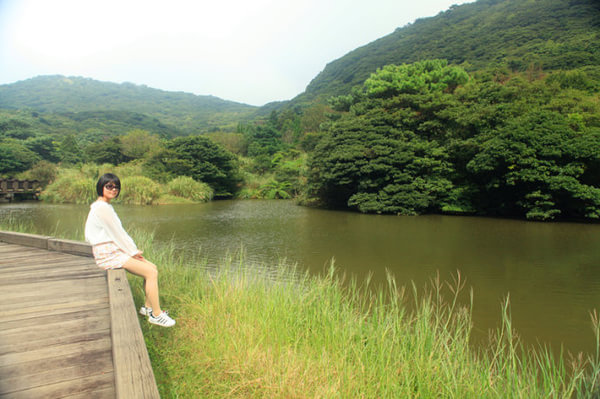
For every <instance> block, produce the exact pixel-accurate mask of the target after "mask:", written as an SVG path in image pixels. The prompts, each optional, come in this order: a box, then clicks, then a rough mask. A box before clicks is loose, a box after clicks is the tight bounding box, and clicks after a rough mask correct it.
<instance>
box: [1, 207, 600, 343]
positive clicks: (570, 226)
mask: <svg viewBox="0 0 600 399" xmlns="http://www.w3.org/2000/svg"><path fill="white" fill-rule="evenodd" d="M116 208H117V212H118V213H119V215H120V216H121V219H122V220H123V223H124V225H126V227H127V228H131V227H136V228H140V229H143V230H146V231H154V232H155V238H156V240H157V241H159V242H164V241H168V240H173V243H174V245H175V246H176V248H178V249H179V250H181V251H182V252H183V253H188V254H193V253H196V252H197V251H199V250H200V251H201V253H202V255H203V256H204V257H206V259H207V260H208V263H209V265H210V264H218V263H219V262H220V261H221V260H222V259H223V256H224V255H225V254H226V253H235V252H237V251H239V250H240V248H241V247H243V248H244V249H245V252H246V254H247V255H246V256H247V258H248V259H249V260H250V261H252V262H254V263H257V264H263V265H267V266H268V265H270V264H274V263H277V262H279V260H280V259H282V258H285V259H286V260H287V262H289V263H297V264H298V265H299V267H300V268H302V269H308V270H310V271H312V272H322V271H323V270H324V269H325V268H326V267H327V266H328V264H329V262H330V261H331V259H332V258H335V261H336V264H337V266H338V268H339V269H340V270H341V271H343V272H345V273H347V274H349V275H352V276H356V277H358V278H359V279H363V278H364V277H365V276H366V275H367V274H369V273H372V275H373V281H374V283H376V284H382V283H383V282H385V278H386V269H388V270H390V271H391V272H392V273H393V274H394V275H395V277H396V279H397V281H398V282H399V284H401V285H409V284H410V282H411V281H414V282H415V283H416V284H417V286H419V287H420V286H422V285H424V284H425V283H427V282H428V281H429V280H430V279H431V278H432V277H434V276H435V274H436V273H437V272H438V271H439V273H440V276H441V278H442V279H446V280H448V279H450V278H451V276H452V275H454V274H455V273H456V271H457V270H460V272H461V275H462V276H463V278H465V279H466V281H467V287H473V290H474V295H475V302H474V312H473V315H474V321H475V329H476V331H477V332H478V334H479V336H485V335H487V330H488V329H490V328H495V327H496V326H497V324H498V321H499V318H500V305H501V302H502V300H503V299H504V298H505V297H506V296H507V295H508V294H509V293H510V298H511V304H512V315H513V324H514V327H515V328H516V329H517V330H518V331H519V332H520V333H521V335H522V336H523V338H524V340H525V341H526V342H528V343H535V342H537V341H539V342H542V343H551V344H552V345H553V346H554V347H558V346H560V344H561V343H564V345H565V348H566V349H569V350H571V351H581V350H585V351H591V350H593V348H594V342H593V334H592V330H591V323H590V318H589V311H590V310H592V309H593V308H594V307H597V306H598V304H599V303H600V302H599V300H600V268H599V267H598V266H599V263H600V262H599V259H600V234H599V233H600V226H599V225H590V224H575V223H532V222H524V221H517V220H502V219H489V218H475V217H470V218H466V217H448V216H420V217H396V216H374V215H361V214H355V213H349V212H335V211H325V210H317V209H309V208H304V207H299V206H295V205H294V204H293V203H291V202H286V201H218V202H212V203H208V204H202V205H169V206H155V207H136V206H116ZM87 209H88V207H87V206H75V205H46V204H38V203H28V204H3V205H0V218H1V217H8V215H13V216H14V217H16V218H19V219H23V220H33V221H35V223H36V225H38V226H42V227H43V228H44V229H47V233H48V234H52V233H53V232H54V231H55V230H57V231H59V232H60V231H67V230H69V231H77V232H79V233H80V234H81V233H82V231H83V222H84V220H85V216H86V215H87Z"/></svg>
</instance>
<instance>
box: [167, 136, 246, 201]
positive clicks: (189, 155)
mask: <svg viewBox="0 0 600 399" xmlns="http://www.w3.org/2000/svg"><path fill="white" fill-rule="evenodd" d="M157 158H158V159H160V162H161V163H162V164H163V165H164V168H165V170H166V171H167V172H168V173H170V174H172V175H174V176H189V177H191V178H193V179H194V180H196V181H200V182H204V183H207V184H209V185H210V186H211V187H212V188H213V190H214V191H215V196H217V197H231V196H232V195H233V194H234V193H235V192H236V191H237V189H238V183H239V181H240V179H239V176H238V168H237V164H236V162H235V156H234V155H233V154H231V153H230V152H229V151H227V150H225V149H224V148H223V147H221V146H220V145H218V144H216V143H214V142H212V141H211V140H209V139H208V138H206V137H202V136H188V137H179V138H176V139H173V140H171V141H169V142H168V143H167V146H166V151H163V152H162V153H161V154H159V155H158V156H157Z"/></svg>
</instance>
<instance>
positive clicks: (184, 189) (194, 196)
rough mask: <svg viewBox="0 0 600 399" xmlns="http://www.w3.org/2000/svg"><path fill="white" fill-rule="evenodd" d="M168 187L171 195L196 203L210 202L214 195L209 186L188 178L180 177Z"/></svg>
mask: <svg viewBox="0 0 600 399" xmlns="http://www.w3.org/2000/svg"><path fill="white" fill-rule="evenodd" d="M167 187H168V192H169V194H171V195H174V196H176V197H181V198H187V199H190V200H192V201H195V202H207V201H210V200H211V199H212V197H213V194H214V192H213V190H212V188H210V186H209V185H208V184H206V183H202V182H197V181H196V180H194V179H192V178H191V177H188V176H179V177H177V178H175V179H173V180H171V181H170V182H169V184H168V186H167Z"/></svg>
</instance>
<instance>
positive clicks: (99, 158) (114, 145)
mask: <svg viewBox="0 0 600 399" xmlns="http://www.w3.org/2000/svg"><path fill="white" fill-rule="evenodd" d="M85 156H86V158H87V159H88V160H89V161H92V162H94V163H96V164H103V163H110V164H112V165H119V164H121V163H123V162H128V161H131V160H132V159H133V158H131V157H129V156H127V155H125V154H124V153H123V151H122V143H121V138H120V137H111V138H108V139H106V140H104V141H101V142H99V143H91V144H89V145H88V146H87V147H86V148H85Z"/></svg>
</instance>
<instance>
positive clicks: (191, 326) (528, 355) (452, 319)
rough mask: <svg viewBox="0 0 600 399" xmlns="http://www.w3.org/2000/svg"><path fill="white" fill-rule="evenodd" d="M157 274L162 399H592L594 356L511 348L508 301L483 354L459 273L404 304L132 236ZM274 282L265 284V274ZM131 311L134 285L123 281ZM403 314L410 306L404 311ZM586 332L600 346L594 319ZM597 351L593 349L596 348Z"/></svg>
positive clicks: (354, 286) (155, 354)
mask: <svg viewBox="0 0 600 399" xmlns="http://www.w3.org/2000/svg"><path fill="white" fill-rule="evenodd" d="M136 240H138V241H139V242H140V243H141V246H142V247H144V248H149V249H150V250H149V251H146V254H147V255H148V256H149V257H150V258H151V259H152V260H153V261H155V262H156V263H157V264H158V265H159V269H160V272H161V274H160V284H161V298H162V301H163V307H165V308H168V309H169V308H170V309H171V314H172V315H173V316H174V317H175V318H176V319H177V323H178V324H177V325H176V326H175V327H174V328H172V329H163V328H160V327H155V326H151V325H149V324H148V323H145V322H142V329H143V331H144V335H145V337H146V342H147V345H148V349H149V352H150V355H151V359H152V362H153V366H154V368H155V375H156V378H157V382H158V385H159V389H160V392H161V396H162V397H164V398H180V397H181V398H183V397H189V398H199V397H211V398H213V397H215V398H221V397H225V398H267V397H268V398H574V397H577V398H590V397H595V395H597V394H599V393H600V391H598V387H597V385H598V382H597V381H596V376H597V375H598V372H599V371H600V362H599V359H598V355H597V354H596V355H595V356H591V357H587V358H586V357H584V356H583V355H580V356H577V357H569V356H567V355H565V354H561V355H560V356H559V357H554V355H552V352H551V351H550V350H548V349H546V348H542V347H540V348H526V347H524V346H523V345H521V344H520V343H519V342H518V340H517V339H516V338H515V333H514V331H513V328H512V325H511V317H510V306H509V300H508V298H507V300H506V301H505V302H504V303H503V304H502V307H501V312H502V320H503V323H502V326H501V327H500V328H499V329H498V331H497V332H496V334H495V335H494V336H493V337H492V339H491V341H490V344H489V345H488V346H487V347H484V348H478V349H475V348H474V347H473V346H472V345H470V339H471V325H472V321H471V308H472V301H473V297H472V294H471V295H470V296H469V301H467V303H462V301H461V300H459V299H460V295H461V294H460V293H461V292H462V291H463V285H464V283H463V282H462V281H461V278H460V275H457V277H456V278H455V279H454V281H453V282H451V283H450V284H447V283H443V282H442V281H440V279H439V278H438V277H434V278H433V279H432V281H431V284H430V285H428V286H427V287H424V288H423V289H418V288H417V287H416V286H414V285H413V286H412V287H411V289H410V291H409V292H410V295H407V291H406V290H404V289H403V288H399V287H398V286H397V284H396V282H395V280H394V279H393V278H392V277H391V276H389V278H388V287H387V290H385V291H384V290H378V291H375V292H374V291H373V290H371V289H369V283H368V281H365V282H364V283H363V284H359V283H357V282H356V281H350V282H343V281H342V278H341V277H340V276H339V273H338V272H337V271H336V269H335V267H334V265H333V264H332V265H331V267H330V269H329V270H328V271H326V272H325V273H323V274H322V275H320V276H311V275H308V274H304V273H299V272H298V271H297V270H291V269H290V268H289V267H285V266H282V265H279V266H276V267H274V268H272V269H271V273H267V272H266V271H265V270H266V269H265V268H264V267H253V265H249V264H247V261H246V260H245V259H244V257H243V256H240V257H227V258H225V259H224V260H223V262H222V265H221V267H220V268H219V269H218V270H216V271H209V270H208V269H206V268H204V267H202V265H203V262H202V260H201V255H199V256H197V257H196V258H195V259H189V258H188V259H185V260H184V259H182V258H179V257H178V256H177V252H176V251H175V250H174V249H173V248H171V247H168V246H166V247H162V248H154V247H153V246H152V242H151V237H150V236H144V237H140V236H137V237H136ZM273 272H274V273H275V274H277V276H276V278H273V276H272V273H273ZM131 283H132V286H133V288H134V292H135V298H136V302H137V303H141V302H142V298H143V295H142V285H141V281H140V280H139V279H137V278H132V279H131ZM409 305H410V306H409ZM594 317H595V318H593V321H594V323H593V326H594V332H595V334H596V337H597V339H599V338H598V337H600V330H599V322H598V317H597V316H596V315H595V313H594ZM599 342H600V339H599Z"/></svg>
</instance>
